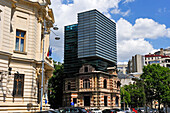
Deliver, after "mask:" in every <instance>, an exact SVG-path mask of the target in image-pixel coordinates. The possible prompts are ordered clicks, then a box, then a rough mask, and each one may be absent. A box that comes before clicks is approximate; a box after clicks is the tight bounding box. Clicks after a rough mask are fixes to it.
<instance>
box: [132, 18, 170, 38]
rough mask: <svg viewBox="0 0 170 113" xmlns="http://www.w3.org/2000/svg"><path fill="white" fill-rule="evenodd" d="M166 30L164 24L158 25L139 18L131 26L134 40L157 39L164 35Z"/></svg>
mask: <svg viewBox="0 0 170 113" xmlns="http://www.w3.org/2000/svg"><path fill="white" fill-rule="evenodd" d="M166 32H167V29H166V26H165V25H164V24H159V23H157V22H155V21H154V20H152V19H148V18H144V19H143V18H139V19H137V20H136V21H135V25H134V26H133V37H134V38H158V37H163V36H165V35H166Z"/></svg>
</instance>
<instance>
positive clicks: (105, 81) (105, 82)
mask: <svg viewBox="0 0 170 113" xmlns="http://www.w3.org/2000/svg"><path fill="white" fill-rule="evenodd" d="M104 88H107V80H106V79H104Z"/></svg>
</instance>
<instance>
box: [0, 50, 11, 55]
mask: <svg viewBox="0 0 170 113" xmlns="http://www.w3.org/2000/svg"><path fill="white" fill-rule="evenodd" d="M0 55H6V56H12V53H9V52H4V51H0Z"/></svg>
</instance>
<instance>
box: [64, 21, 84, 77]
mask: <svg viewBox="0 0 170 113" xmlns="http://www.w3.org/2000/svg"><path fill="white" fill-rule="evenodd" d="M77 36H78V25H77V24H73V25H69V26H65V33H64V73H65V74H69V75H70V76H71V75H73V74H75V73H78V70H79V68H80V66H79V65H81V64H80V63H79V61H78V53H77V51H78V47H77V46H78V38H77Z"/></svg>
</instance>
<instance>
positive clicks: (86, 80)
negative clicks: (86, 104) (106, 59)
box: [83, 79, 90, 88]
mask: <svg viewBox="0 0 170 113" xmlns="http://www.w3.org/2000/svg"><path fill="white" fill-rule="evenodd" d="M83 88H90V80H89V79H85V80H83Z"/></svg>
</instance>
